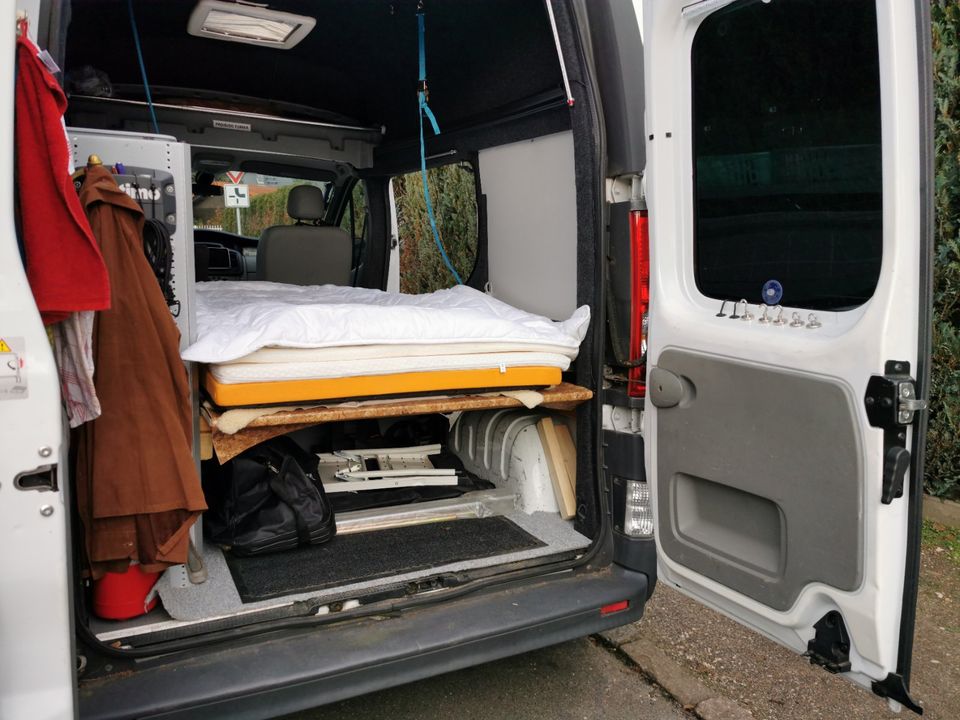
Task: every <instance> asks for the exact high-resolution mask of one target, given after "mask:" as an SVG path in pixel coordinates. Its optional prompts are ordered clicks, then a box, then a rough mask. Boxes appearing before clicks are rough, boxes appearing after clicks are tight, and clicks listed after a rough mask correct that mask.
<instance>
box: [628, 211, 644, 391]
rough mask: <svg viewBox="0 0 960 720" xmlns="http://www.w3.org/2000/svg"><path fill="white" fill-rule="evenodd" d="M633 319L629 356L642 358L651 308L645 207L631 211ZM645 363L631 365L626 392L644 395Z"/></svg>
mask: <svg viewBox="0 0 960 720" xmlns="http://www.w3.org/2000/svg"><path fill="white" fill-rule="evenodd" d="M630 278H631V305H632V312H631V320H630V360H631V361H637V360H641V359H642V358H643V357H644V355H646V352H647V321H648V318H649V312H650V221H649V218H648V217H647V211H646V210H633V211H631V213H630ZM646 370H647V368H646V366H645V365H639V366H637V367H632V368H630V370H629V372H628V375H627V379H628V383H627V394H628V395H630V396H631V397H645V396H646V394H647V384H646Z"/></svg>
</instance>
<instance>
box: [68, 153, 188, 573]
mask: <svg viewBox="0 0 960 720" xmlns="http://www.w3.org/2000/svg"><path fill="white" fill-rule="evenodd" d="M80 202H81V203H82V205H83V207H84V210H85V211H86V213H87V218H88V219H89V221H90V225H91V227H92V228H93V234H94V236H95V237H96V238H97V241H98V242H99V244H100V251H101V253H102V254H103V259H104V262H105V263H106V265H107V270H108V272H109V274H110V289H111V304H110V309H109V310H104V311H101V312H99V313H97V318H96V322H95V325H94V334H93V359H94V363H95V366H96V373H95V375H94V381H95V384H96V388H97V396H98V397H99V398H100V405H101V408H102V410H103V414H102V415H101V416H100V417H99V418H98V419H96V420H94V421H93V422H90V423H87V424H85V425H83V426H81V427H80V428H79V430H78V432H77V469H76V485H77V498H78V504H79V508H80V517H81V520H82V522H83V525H84V530H85V535H86V549H87V559H88V561H89V563H90V569H91V573H92V575H93V577H95V578H97V577H100V576H101V575H102V574H103V572H105V571H111V570H123V569H125V568H126V567H127V565H128V563H129V561H131V560H136V561H139V562H140V563H141V565H143V569H144V570H147V571H152V570H162V569H164V568H165V567H167V566H168V565H171V564H178V563H183V562H186V559H187V547H188V543H189V534H188V531H189V529H190V526H191V525H192V524H193V523H194V521H195V520H196V519H197V517H198V516H199V514H200V512H202V511H203V510H205V509H206V504H205V502H204V498H203V491H202V490H201V488H200V479H199V477H198V475H197V468H196V465H195V463H194V459H193V451H192V441H193V418H192V409H191V406H190V393H189V384H188V378H187V372H186V368H185V367H184V364H183V361H182V360H181V359H180V333H179V331H178V329H177V326H176V324H175V323H174V320H173V317H172V316H171V314H170V311H169V309H168V308H167V304H166V302H165V301H164V299H163V293H162V292H161V290H160V287H159V285H158V283H157V280H156V278H155V277H154V275H153V271H152V270H151V269H150V265H149V263H148V262H147V260H146V257H145V256H144V254H143V240H142V237H143V236H142V229H143V222H144V218H143V211H142V210H141V209H140V207H139V206H138V205H137V203H136V202H134V201H133V200H132V199H131V198H130V197H129V196H128V195H127V194H126V193H124V192H123V191H122V190H121V189H120V188H119V187H118V186H117V183H116V181H115V180H114V178H113V176H112V175H111V174H110V172H109V170H107V169H106V168H104V167H92V168H90V169H89V170H88V171H87V176H86V180H85V181H84V184H83V188H82V189H81V191H80Z"/></svg>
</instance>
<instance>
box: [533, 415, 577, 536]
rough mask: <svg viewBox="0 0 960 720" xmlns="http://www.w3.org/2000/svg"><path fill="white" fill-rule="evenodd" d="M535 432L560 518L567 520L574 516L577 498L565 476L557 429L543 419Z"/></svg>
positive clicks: (549, 421) (565, 470)
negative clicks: (540, 444)
mask: <svg viewBox="0 0 960 720" xmlns="http://www.w3.org/2000/svg"><path fill="white" fill-rule="evenodd" d="M537 431H538V432H539V433H540V442H541V443H542V444H543V452H544V455H545V456H546V459H547V469H548V470H549V472H550V480H551V481H552V482H553V492H554V496H555V497H556V498H557V505H558V506H559V508H560V517H562V518H563V519H564V520H569V519H570V518H572V517H573V516H574V515H575V514H576V511H577V498H576V495H574V491H573V483H572V482H571V480H570V477H569V476H568V474H567V465H566V463H565V462H564V457H563V451H562V450H561V448H560V440H559V439H558V437H557V427H556V426H555V425H554V424H553V419H552V418H549V417H544V418H541V420H540V422H538V423H537Z"/></svg>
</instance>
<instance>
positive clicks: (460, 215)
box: [393, 164, 477, 293]
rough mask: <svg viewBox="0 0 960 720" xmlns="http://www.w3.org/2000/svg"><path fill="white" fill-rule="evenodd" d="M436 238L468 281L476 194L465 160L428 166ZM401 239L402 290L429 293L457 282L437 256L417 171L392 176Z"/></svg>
mask: <svg viewBox="0 0 960 720" xmlns="http://www.w3.org/2000/svg"><path fill="white" fill-rule="evenodd" d="M427 181H428V182H429V184H430V198H431V200H433V212H434V215H435V216H436V219H437V231H438V232H439V235H440V241H441V242H442V243H443V247H444V249H445V250H446V251H447V256H448V257H449V258H450V262H451V263H453V266H454V267H455V268H456V270H457V273H458V274H459V275H460V277H461V279H462V280H463V281H464V282H466V281H467V278H469V277H470V273H471V272H472V271H473V265H474V262H475V260H476V256H477V198H476V183H475V180H474V175H473V169H472V168H471V167H470V166H469V165H462V164H456V165H444V166H443V167H438V168H431V169H430V170H427ZM393 192H394V196H395V198H396V204H397V228H398V230H399V235H400V237H399V240H400V292H405V293H428V292H433V291H434V290H440V289H441V288H448V287H451V286H453V285H454V284H456V281H455V280H454V279H453V276H452V275H451V274H450V271H449V270H448V269H447V267H446V265H444V263H443V259H442V258H441V257H440V251H439V250H438V249H437V246H436V243H435V242H434V239H433V232H432V231H431V229H430V220H429V218H428V217H427V204H426V201H425V200H424V197H423V181H422V179H421V175H420V173H419V172H412V173H409V174H407V175H401V176H400V177H396V178H394V179H393Z"/></svg>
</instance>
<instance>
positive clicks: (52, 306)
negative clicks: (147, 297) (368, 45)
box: [16, 37, 110, 325]
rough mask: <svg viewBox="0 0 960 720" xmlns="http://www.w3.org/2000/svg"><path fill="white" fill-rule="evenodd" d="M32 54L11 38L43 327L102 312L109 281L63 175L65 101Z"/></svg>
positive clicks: (25, 214) (26, 228)
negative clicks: (72, 316) (84, 313)
mask: <svg viewBox="0 0 960 720" xmlns="http://www.w3.org/2000/svg"><path fill="white" fill-rule="evenodd" d="M38 52H39V50H38V49H37V46H36V45H34V44H33V43H32V42H31V41H30V40H28V39H27V38H26V37H19V38H17V96H16V103H17V104H16V152H17V183H18V188H19V193H18V194H19V210H20V223H21V229H22V237H23V244H24V250H25V253H26V269H27V280H28V281H29V282H30V289H31V290H32V291H33V297H34V300H36V303H37V307H38V308H39V309H40V315H41V317H42V318H43V322H44V324H45V325H49V324H51V323H55V322H59V321H60V320H63V319H64V318H66V317H67V316H68V315H69V314H70V313H72V312H77V311H81V310H104V309H106V308H109V307H110V281H109V279H108V277H107V268H106V266H105V265H104V263H103V257H102V256H101V255H100V248H99V247H98V245H97V242H96V240H95V239H94V237H93V233H92V232H91V231H90V224H89V223H88V222H87V218H86V216H85V215H84V212H83V208H82V207H81V206H80V200H79V198H78V197H77V192H76V190H74V187H73V180H72V179H71V178H70V174H69V172H68V164H67V162H68V159H69V152H70V150H69V147H68V146H67V137H66V134H65V133H64V129H63V122H62V118H63V112H64V110H66V107H67V99H66V97H65V96H64V94H63V91H62V90H61V89H60V85H59V84H57V81H56V79H55V78H54V77H53V75H51V74H50V72H49V71H48V70H47V68H46V66H45V65H44V64H43V62H42V61H41V60H40V59H39V58H38V57H37V53H38Z"/></svg>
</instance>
